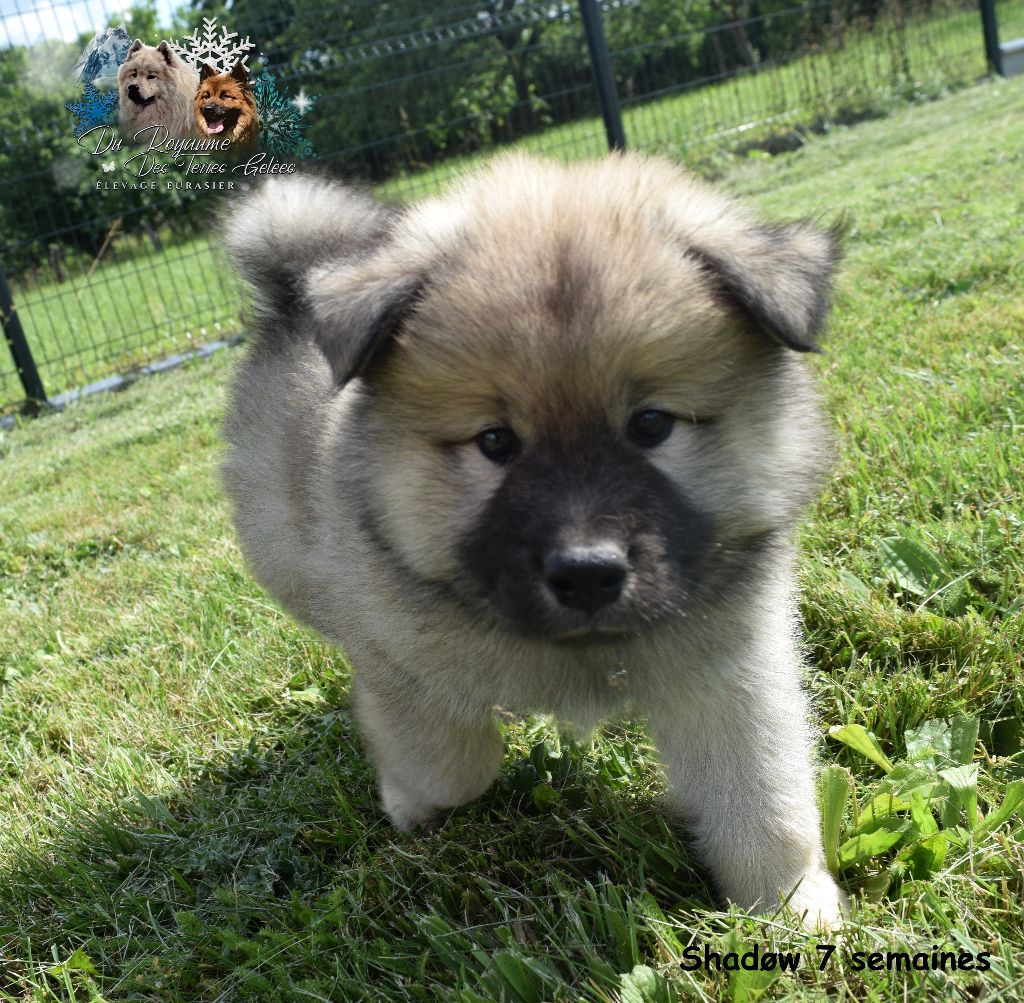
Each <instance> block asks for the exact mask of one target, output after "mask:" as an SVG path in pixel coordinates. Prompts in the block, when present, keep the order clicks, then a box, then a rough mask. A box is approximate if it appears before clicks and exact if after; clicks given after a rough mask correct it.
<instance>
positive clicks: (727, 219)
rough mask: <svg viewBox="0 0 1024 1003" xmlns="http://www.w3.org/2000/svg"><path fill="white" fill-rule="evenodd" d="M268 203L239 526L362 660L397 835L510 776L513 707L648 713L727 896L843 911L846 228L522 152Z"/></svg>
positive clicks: (661, 167)
mask: <svg viewBox="0 0 1024 1003" xmlns="http://www.w3.org/2000/svg"><path fill="white" fill-rule="evenodd" d="M235 212H236V215H235V216H234V218H233V221H232V223H231V230H230V236H229V240H228V246H229V248H230V250H231V252H232V255H233V257H234V259H235V260H236V261H237V262H238V263H239V264H240V267H241V269H242V272H243V274H244V275H245V277H246V278H247V279H248V281H249V283H250V284H251V286H252V288H253V291H254V296H255V304H256V311H257V312H256V323H255V328H256V330H255V342H254V344H253V346H252V349H251V352H250V354H249V356H248V358H247V360H246V361H245V362H244V364H243V365H242V366H241V368H240V370H239V372H238V375H237V378H236V382H235V385H234V389H233V392H232V395H231V404H230V408H229V411H228V415H227V420H226V426H225V434H226V437H227V441H228V443H229V450H228V454H227V459H226V462H225V465H224V476H225V479H226V484H227V488H228V491H229V493H230V496H231V498H232V500H233V502H234V513H235V520H236V524H237V527H238V532H239V535H240V538H241V541H242V545H243V548H244V551H245V553H246V555H247V557H248V560H249V562H250V564H251V566H252V568H253V570H254V572H255V574H256V576H257V577H258V578H259V580H260V581H261V582H262V583H263V584H264V586H265V587H266V588H267V589H268V590H269V591H270V592H271V593H272V594H273V595H274V596H276V597H277V599H278V600H279V601H280V602H281V603H282V604H283V605H284V606H285V607H286V608H287V609H289V610H290V611H291V612H292V613H293V614H294V615H295V616H296V617H297V618H298V619H300V620H301V621H303V622H304V623H306V624H309V625H310V626H312V627H313V628H315V629H316V630H318V631H319V632H320V633H321V634H323V635H324V636H325V637H326V638H328V639H330V640H331V641H333V642H335V643H337V644H339V645H341V646H343V647H344V649H345V651H346V652H347V654H348V657H349V658H350V659H351V661H352V664H353V665H354V666H355V667H356V677H355V684H354V706H355V711H356V715H357V719H358V722H359V725H360V727H361V730H362V733H363V735H364V737H365V739H366V743H367V746H368V749H369V751H370V755H371V757H372V759H373V761H374V763H375V765H376V768H377V772H378V778H379V789H380V796H381V801H382V802H383V806H384V810H385V811H386V812H387V814H388V815H389V816H390V818H391V820H392V821H393V822H394V824H395V825H396V826H397V827H398V828H400V829H408V828H409V827H411V826H415V825H417V824H420V823H427V822H430V821H431V820H434V819H436V818H437V817H438V816H440V815H443V814H444V813H445V812H447V811H448V810H449V809H451V808H452V807H454V806H456V805H460V804H463V803H464V802H467V801H470V800H472V799H474V798H476V797H478V796H479V795H480V794H481V793H482V792H483V791H485V790H486V789H487V787H488V786H489V785H490V783H491V781H492V780H493V778H494V776H495V774H496V773H497V771H498V769H499V766H500V764H501V759H502V740H501V735H500V733H499V730H498V728H497V726H496V724H495V720H494V710H495V708H496V707H502V708H514V709H516V710H521V711H528V710H537V711H546V712H553V713H554V714H556V715H558V716H559V717H560V718H562V719H566V720H572V721H575V722H578V723H580V724H581V725H582V726H583V727H587V726H589V725H591V724H593V723H594V722H596V721H597V720H599V719H601V718H603V717H606V716H609V715H614V714H617V713H620V712H621V711H622V709H623V708H624V707H629V708H630V709H631V710H632V711H633V712H637V713H642V714H644V715H646V717H647V718H648V720H649V723H650V729H651V734H652V738H653V740H654V742H655V744H656V745H657V747H658V749H659V750H660V755H661V759H662V761H663V764H664V768H665V772H666V775H667V781H668V796H669V799H670V805H671V808H672V809H673V810H674V812H675V813H676V814H677V815H679V816H681V817H682V818H683V819H684V820H685V821H686V822H687V824H688V825H689V827H690V829H691V831H692V833H693V834H694V835H695V837H696V841H697V845H698V848H699V850H700V852H701V854H702V855H703V858H704V860H705V861H706V863H707V865H708V867H709V868H710V870H711V872H712V874H713V876H714V877H715V879H716V880H717V882H718V883H719V885H720V888H721V890H722V892H723V893H724V894H725V896H726V897H728V898H729V899H731V900H733V901H734V902H736V903H738V904H739V905H741V906H743V907H746V908H749V909H761V910H770V909H773V908H775V907H777V906H778V904H779V901H780V898H781V897H783V896H786V895H789V894H790V893H793V894H792V899H791V904H792V906H793V907H794V908H795V909H796V910H797V911H798V912H799V913H801V914H803V915H804V916H805V921H806V923H807V924H808V925H809V926H811V927H814V926H818V925H828V924H835V923H836V922H838V920H839V917H840V911H841V902H842V897H841V894H840V892H839V890H838V889H837V887H836V885H835V882H834V881H833V879H832V877H831V876H830V875H829V874H828V871H827V870H826V867H825V863H824V858H823V854H822V846H821V838H820V835H819V817H818V810H817V807H816V803H815V784H814V773H813V769H812V764H811V753H810V747H811V744H812V731H811V729H810V727H809V725H808V721H807V700H806V697H805V695H804V692H803V690H802V688H801V673H802V671H803V668H802V664H801V657H800V651H799V643H798V640H797V626H796V622H795V613H794V610H795V596H794V575H793V563H794V552H793V543H792V535H793V527H794V524H795V523H796V521H797V520H798V518H799V517H800V515H801V513H802V512H803V511H804V508H805V506H806V505H807V503H808V502H809V501H810V500H811V499H812V497H813V495H814V493H815V485H816V483H817V482H818V479H819V476H820V474H821V473H822V471H823V469H824V466H825V461H826V455H827V452H828V448H827V447H828V436H827V433H826V431H825V427H824V422H823V419H822V416H821V413H820V411H819V405H818V400H817V396H816V394H815V391H814V389H813V385H812V380H811V377H810V375H809V373H808V371H807V370H806V368H805V367H804V365H803V364H802V362H801V359H800V353H804V352H808V351H812V350H814V348H815V346H816V345H817V341H818V337H819V333H820V330H821V328H822V324H823V321H824V318H825V314H826V308H827V303H828V298H829V287H830V278H831V274H832V271H833V268H834V264H835V261H836V259H837V248H836V237H835V234H834V233H830V232H821V231H819V230H817V229H815V228H813V227H811V226H809V225H806V224H803V223H795V224H789V225H772V224H766V223H763V222H760V221H759V220H758V219H756V218H755V217H753V216H752V215H750V214H749V213H748V212H746V211H745V210H744V209H742V208H740V207H739V206H738V205H736V204H734V203H733V202H731V201H730V200H728V199H726V198H724V197H723V196H721V195H718V194H716V193H715V192H714V191H713V190H711V189H709V188H708V187H706V186H705V185H704V184H702V183H701V182H699V181H697V180H695V179H693V178H691V177H688V176H686V175H685V174H683V173H682V172H680V171H679V170H678V169H677V168H675V167H674V166H673V165H672V164H670V163H669V162H668V161H666V160H660V159H654V158H647V157H643V156H639V155H636V154H627V155H617V156H612V157H609V158H607V159H604V160H601V161H597V162H593V163H579V164H572V165H569V166H564V165H562V164H559V163H555V162H551V161H545V160H537V159H531V158H527V157H525V156H506V157H503V158H500V159H498V160H497V161H495V162H493V163H492V164H491V166H489V167H488V168H486V169H485V170H483V171H481V172H480V173H478V174H476V175H474V176H471V177H469V178H467V179H465V180H464V181H462V182H461V183H460V184H459V185H457V186H456V187H455V188H454V189H453V190H452V191H451V192H449V193H448V194H446V195H441V196H437V197H435V198H430V199H428V200H426V201H424V202H422V203H420V204H419V205H416V206H413V207H411V208H408V209H406V210H396V209H394V208H391V207H386V206H383V205H378V204H375V203H374V202H373V201H371V200H370V199H369V198H367V197H365V196H363V195H360V194H357V193H355V192H353V191H351V190H349V189H346V188H344V187H340V186H337V185H333V184H328V183H324V182H320V181H315V180H312V179H303V178H291V179H282V180H278V181H274V182H271V183H270V184H267V185H266V186H264V187H263V188H262V189H259V190H257V191H256V192H255V193H253V194H251V195H250V196H249V197H248V201H247V202H243V203H242V205H241V208H240V209H236V210H235ZM794 889H795V891H794Z"/></svg>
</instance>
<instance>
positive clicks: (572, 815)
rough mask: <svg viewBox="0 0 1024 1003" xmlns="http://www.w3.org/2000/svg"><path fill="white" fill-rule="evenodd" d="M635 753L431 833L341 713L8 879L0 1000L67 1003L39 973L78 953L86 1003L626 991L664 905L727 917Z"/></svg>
mask: <svg viewBox="0 0 1024 1003" xmlns="http://www.w3.org/2000/svg"><path fill="white" fill-rule="evenodd" d="M622 739H623V736H622V735H621V734H620V735H618V736H617V741H616V748H617V749H618V750H619V751H618V752H614V753H613V751H612V746H611V743H608V742H602V741H599V742H598V743H597V745H596V747H595V749H594V750H587V751H582V750H580V749H578V748H576V747H570V748H567V749H563V750H562V751H561V752H560V753H559V752H556V751H554V750H552V749H551V748H550V747H546V746H545V745H543V744H538V745H535V746H534V748H533V751H532V752H531V754H530V755H529V756H528V757H526V758H524V759H521V760H518V761H517V760H515V759H513V760H511V761H509V762H507V763H506V766H505V768H504V769H503V771H502V774H501V776H500V778H499V780H498V782H497V783H496V784H495V786H494V787H493V788H492V790H491V791H490V792H489V793H488V794H487V795H486V796H485V797H484V798H483V799H482V800H481V801H479V802H477V803H474V804H472V805H468V806H465V807H463V808H460V809H458V810H457V811H455V812H453V814H452V815H451V816H450V817H449V819H448V820H447V821H446V822H445V823H444V825H443V826H442V827H441V829H440V830H439V831H438V832H437V833H435V834H433V835H429V836H425V835H418V834H399V833H396V832H395V831H394V830H393V829H392V828H391V827H390V825H389V824H388V823H387V821H386V820H385V819H384V818H383V816H382V815H381V814H380V812H379V810H378V808H377V805H376V802H375V798H374V794H373V779H372V773H371V771H370V768H369V766H368V764H367V763H366V760H365V758H364V756H363V754H362V751H361V749H360V747H359V742H358V739H357V738H356V737H355V734H354V731H353V728H352V724H351V721H350V718H349V715H348V712H347V711H344V710H337V711H330V712H327V713H322V712H321V713H314V714H309V715H307V716H305V717H303V718H301V719H300V720H299V721H298V722H297V723H295V726H293V727H289V728H287V729H286V730H282V732H281V733H280V734H279V735H276V736H274V737H272V738H268V739H267V740H266V741H265V742H262V743H258V742H256V741H253V742H251V743H250V744H249V746H248V747H246V748H243V749H239V750H237V751H236V752H234V753H232V754H231V755H230V756H227V757H221V758H219V759H217V760H215V761H212V762H207V763H204V764H202V765H201V766H199V767H198V768H197V769H196V770H195V771H194V773H193V776H192V778H191V780H190V781H188V782H187V783H185V784H184V785H183V786H182V787H181V788H180V789H178V790H176V791H174V792H172V793H165V794H162V795H161V796H159V797H157V796H155V795H147V794H143V793H138V792H137V793H136V794H135V795H134V796H133V797H132V798H130V799H128V800H126V801H125V803H123V804H122V805H120V806H118V807H117V808H114V809H110V808H109V807H100V808H93V807H90V806H89V805H87V804H82V805H81V806H80V810H78V811H76V812H75V814H74V816H73V817H70V818H69V819H68V820H67V823H66V825H64V827H63V828H61V829H60V830H59V832H58V834H57V835H56V837H55V838H53V839H52V840H51V839H48V840H46V841H45V842H40V843H37V844H36V845H33V846H26V847H25V848H24V849H23V850H22V852H21V853H19V854H18V855H17V857H16V858H15V859H12V860H10V861H8V863H7V866H6V867H5V868H4V870H6V872H7V881H6V882H5V883H6V884H7V893H6V895H5V898H6V899H7V902H8V905H7V906H6V908H2V909H0V944H4V945H6V946H4V947H3V948H2V950H0V953H2V954H3V955H4V956H6V957H7V958H8V959H10V958H15V959H17V960H16V961H15V962H13V963H12V962H10V961H8V962H7V963H6V968H7V970H6V973H4V971H3V968H2V967H0V989H3V990H4V991H6V992H8V993H11V994H12V995H15V996H18V995H19V994H20V993H22V992H25V990H26V989H27V988H28V987H29V986H34V987H39V986H41V985H43V984H46V985H47V987H48V991H53V992H58V990H59V985H60V984H59V982H58V981H57V979H56V978H55V977H54V975H46V974H43V972H42V970H41V968H40V961H42V962H44V964H43V966H42V967H43V968H47V967H49V966H51V965H52V964H53V962H52V960H51V958H52V957H56V958H58V959H60V960H61V961H67V959H69V958H70V959H72V960H71V961H70V962H69V963H68V965H66V966H64V967H63V968H59V969H56V970H54V971H55V972H59V974H60V976H61V977H62V978H64V979H69V980H70V982H69V983H68V984H69V985H73V986H78V988H79V989H80V990H82V995H81V997H80V998H82V999H93V998H97V997H96V996H94V995H93V993H94V991H95V992H99V993H102V995H103V998H104V999H123V998H132V999H147V1000H148V999H161V1000H166V999H170V1000H178V999H181V1000H184V999H204V1000H206V999H243V998H244V999H248V998H254V997H259V998H263V997H266V998H295V994H297V993H299V994H301V993H307V994H308V993H312V994H314V998H329V999H336V998H340V999H349V998H366V993H367V992H368V991H369V990H368V989H367V987H368V986H374V987H375V988H374V990H373V993H372V995H373V997H374V998H389V999H391V998H393V999H425V1000H426V999H431V1000H433V999H438V998H450V997H451V996H452V994H453V993H455V992H457V991H458V990H460V989H462V988H464V987H474V991H476V992H479V993H481V994H482V997H481V998H482V999H498V998H504V997H505V995H507V992H508V986H509V984H512V985H514V984H517V982H519V980H520V978H521V979H525V980H527V981H526V982H525V983H524V984H530V985H534V986H535V987H536V989H537V991H538V992H542V993H543V995H542V997H538V998H545V999H547V998H551V997H550V995H549V993H551V992H554V991H555V990H556V989H558V988H561V989H563V990H566V989H569V990H571V989H572V988H573V987H576V988H580V987H583V986H586V985H589V984H590V981H591V980H593V982H594V983H596V984H597V985H603V986H605V987H607V988H609V989H612V988H616V987H618V985H619V983H618V977H619V976H618V973H621V972H628V971H630V970H631V968H632V967H633V965H635V964H638V963H641V962H642V961H643V960H644V958H649V957H650V956H651V953H652V951H654V950H656V948H657V941H658V940H659V937H660V933H659V930H663V929H667V927H668V923H667V921H666V919H665V915H664V912H665V911H666V910H673V911H676V910H679V909H680V908H681V907H684V906H689V905H693V906H696V907H702V908H707V906H708V905H709V903H710V893H709V891H708V889H707V888H706V887H705V886H704V884H703V881H702V880H701V878H700V877H698V876H697V874H696V873H695V872H694V870H693V868H692V866H691V864H690V862H689V858H688V856H687V853H686V851H685V849H684V848H683V845H682V843H681V841H680V839H679V838H678V837H677V836H676V835H675V834H674V833H673V832H672V831H671V830H670V828H669V826H668V824H667V822H666V821H665V819H664V818H663V817H662V815H661V814H660V813H659V810H658V806H657V805H656V803H655V802H654V800H653V799H652V798H650V797H643V798H641V799H639V800H638V799H636V798H631V797H630V792H629V787H628V784H629V780H630V777H629V769H628V767H627V768H626V769H625V771H624V770H623V769H622V754H621V748H622ZM628 747H629V744H628V739H627V748H628ZM616 788H618V789H616ZM76 951H79V952H80V953H79V954H77V955H76V954H75V952H76ZM29 958H34V959H37V962H36V964H35V966H32V965H30V964H28V959H29ZM83 959H84V960H83ZM69 969H73V971H70V973H69ZM90 969H92V971H91V972H90ZM510 979H511V983H509V980H510ZM63 991H64V992H66V990H63ZM37 992H38V988H37ZM44 998H50V997H44ZM56 998H68V999H71V998H75V997H73V996H71V995H60V992H58V995H57V997H56ZM460 998H474V999H475V998H476V997H475V996H470V997H460ZM512 998H515V997H512Z"/></svg>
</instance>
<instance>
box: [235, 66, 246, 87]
mask: <svg viewBox="0 0 1024 1003" xmlns="http://www.w3.org/2000/svg"><path fill="white" fill-rule="evenodd" d="M231 77H232V79H234V80H237V81H238V82H239V83H240V84H241V85H242V86H243V87H248V86H249V73H248V71H247V70H246V68H245V67H244V66H243V65H242V64H241V63H235V65H234V66H233V67H232V68H231Z"/></svg>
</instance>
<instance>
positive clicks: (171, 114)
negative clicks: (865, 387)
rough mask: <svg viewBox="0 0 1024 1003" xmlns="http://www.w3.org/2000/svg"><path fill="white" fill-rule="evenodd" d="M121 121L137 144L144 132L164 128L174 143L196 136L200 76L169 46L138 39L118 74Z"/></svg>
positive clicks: (125, 135) (127, 133)
mask: <svg viewBox="0 0 1024 1003" xmlns="http://www.w3.org/2000/svg"><path fill="white" fill-rule="evenodd" d="M117 85H118V121H119V123H120V126H121V133H122V134H123V135H124V137H125V138H126V139H128V140H134V139H135V136H136V134H137V133H138V132H139V130H141V129H145V128H147V127H149V126H154V125H162V126H164V128H166V129H167V132H168V135H169V136H170V137H171V138H173V139H184V138H186V137H188V136H191V135H193V123H192V99H193V97H194V95H195V92H196V87H197V86H198V85H199V74H198V73H197V72H196V71H195V70H194V69H192V67H191V66H189V65H188V64H187V63H185V62H183V61H182V60H181V59H180V58H179V57H178V56H177V55H176V53H175V52H174V50H173V49H172V48H171V47H170V45H168V44H167V42H161V43H160V44H159V45H157V46H152V45H143V44H142V39H139V38H137V39H135V41H134V42H132V44H131V46H130V47H129V49H128V54H127V56H126V57H125V61H124V62H123V63H122V64H121V68H120V69H119V70H118V71H117Z"/></svg>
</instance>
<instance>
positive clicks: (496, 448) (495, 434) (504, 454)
mask: <svg viewBox="0 0 1024 1003" xmlns="http://www.w3.org/2000/svg"><path fill="white" fill-rule="evenodd" d="M476 444H477V445H478V446H479V447H480V452H481V453H483V454H484V456H486V457H487V459H489V460H490V461H491V463H497V464H498V465H499V466H502V467H503V466H504V465H505V464H506V463H508V462H509V461H510V460H512V459H514V458H515V457H516V455H517V454H518V453H519V450H520V448H521V445H522V444H521V443H520V441H519V437H518V436H517V435H516V433H515V432H513V431H512V429H510V428H485V429H484V430H483V431H482V432H481V433H480V434H479V435H478V436H477V437H476Z"/></svg>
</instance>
